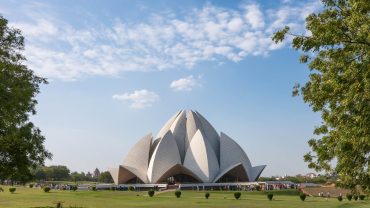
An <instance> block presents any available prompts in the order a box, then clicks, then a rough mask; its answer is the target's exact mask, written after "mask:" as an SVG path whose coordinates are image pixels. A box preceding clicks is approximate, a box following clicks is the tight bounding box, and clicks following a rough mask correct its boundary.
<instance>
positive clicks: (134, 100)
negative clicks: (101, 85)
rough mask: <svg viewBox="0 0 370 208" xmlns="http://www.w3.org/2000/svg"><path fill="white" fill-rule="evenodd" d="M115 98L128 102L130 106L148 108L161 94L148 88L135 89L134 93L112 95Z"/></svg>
mask: <svg viewBox="0 0 370 208" xmlns="http://www.w3.org/2000/svg"><path fill="white" fill-rule="evenodd" d="M112 98H113V99H114V100H118V101H123V102H127V103H129V104H130V106H129V107H130V108H133V109H143V108H148V107H151V106H152V105H153V103H155V102H156V101H158V100H159V96H158V95H157V94H156V93H155V92H151V91H148V90H146V89H142V90H135V91H134V92H132V93H128V92H126V93H123V94H115V95H113V96H112Z"/></svg>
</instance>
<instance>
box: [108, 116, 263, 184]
mask: <svg viewBox="0 0 370 208" xmlns="http://www.w3.org/2000/svg"><path fill="white" fill-rule="evenodd" d="M153 139H154V140H153ZM265 167H266V166H265V165H261V166H254V167H253V166H252V164H251V162H250V160H249V158H248V156H247V155H246V153H245V152H244V151H243V149H242V148H241V147H240V146H239V145H238V144H237V143H236V142H235V141H234V140H233V139H231V138H230V137H229V136H227V135H226V134H225V133H222V132H221V134H218V133H217V132H216V130H215V129H214V128H213V126H212V125H211V124H210V123H209V122H208V121H207V120H206V119H205V118H204V117H203V116H202V115H201V114H200V113H199V112H197V111H191V110H189V111H186V110H182V111H179V112H178V113H176V114H175V115H174V116H173V117H172V118H170V119H169V120H168V121H167V123H166V124H165V125H164V126H163V128H162V129H161V130H160V131H159V133H158V135H157V136H156V137H154V138H153V136H152V134H148V135H146V136H144V137H143V138H142V139H141V140H139V142H137V143H136V144H135V145H134V146H133V147H132V148H131V150H130V151H129V153H128V154H127V156H126V157H125V159H124V160H123V162H122V164H121V165H120V166H119V167H118V168H116V169H110V170H109V171H110V173H111V175H112V177H113V179H114V182H115V183H116V184H124V183H127V182H129V181H130V180H132V179H134V178H137V179H139V180H140V181H141V182H142V183H148V184H149V183H150V184H155V183H161V182H165V181H166V179H167V178H169V177H171V176H175V175H178V174H183V175H187V176H190V177H192V178H193V179H195V180H196V181H197V182H201V183H216V182H218V181H219V180H220V179H221V178H222V177H223V176H225V175H226V174H227V175H229V176H232V177H234V178H237V180H238V181H239V182H241V181H245V182H248V181H256V180H257V179H258V178H259V176H260V174H261V172H262V171H263V169H264V168H265Z"/></svg>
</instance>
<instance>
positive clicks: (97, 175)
mask: <svg viewBox="0 0 370 208" xmlns="http://www.w3.org/2000/svg"><path fill="white" fill-rule="evenodd" d="M99 176H100V170H99V169H98V168H95V170H94V175H93V179H94V181H97V180H98V179H99Z"/></svg>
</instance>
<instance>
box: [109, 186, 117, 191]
mask: <svg viewBox="0 0 370 208" xmlns="http://www.w3.org/2000/svg"><path fill="white" fill-rule="evenodd" d="M116 189H117V188H116V187H115V186H111V187H110V188H109V190H111V191H115V190H116Z"/></svg>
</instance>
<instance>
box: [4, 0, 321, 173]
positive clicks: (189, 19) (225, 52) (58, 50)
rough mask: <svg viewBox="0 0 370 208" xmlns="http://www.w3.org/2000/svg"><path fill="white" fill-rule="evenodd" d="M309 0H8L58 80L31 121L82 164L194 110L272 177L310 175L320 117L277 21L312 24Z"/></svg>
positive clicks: (51, 145)
mask: <svg viewBox="0 0 370 208" xmlns="http://www.w3.org/2000/svg"><path fill="white" fill-rule="evenodd" d="M320 8H321V4H320V2H318V1H317V0H315V1H313V0H307V1H289V0H283V1H221V0H218V1H195V0H193V1H191V0H190V1H170V0H168V1H165V0H159V1H113V0H112V1H88V0H85V1H11V0H9V1H6V0H5V1H1V2H0V13H1V14H2V15H3V16H4V17H5V18H7V19H9V23H10V25H11V26H14V27H17V28H20V29H22V31H23V34H24V36H25V37H26V50H25V52H24V53H25V56H26V57H27V59H28V60H27V62H26V63H27V65H28V66H29V68H31V69H32V70H34V71H35V73H37V74H38V75H40V76H43V77H46V78H48V80H49V82H50V83H49V84H48V85H44V86H42V89H41V93H40V94H39V95H38V97H37V98H38V100H39V104H38V106H37V111H38V114H37V115H36V116H34V117H32V120H33V121H34V122H35V123H36V124H37V125H38V126H39V127H40V129H41V130H42V132H43V134H44V135H45V137H46V142H45V145H46V148H47V149H48V150H49V151H51V152H52V153H53V154H54V157H53V160H52V161H47V164H48V165H50V164H62V165H67V166H68V167H70V169H71V170H74V171H92V170H94V168H95V167H98V168H99V169H101V170H105V169H107V168H108V167H116V166H117V165H118V164H119V163H120V162H121V161H122V159H123V156H124V155H125V154H126V153H127V151H128V150H129V148H130V147H131V146H132V145H133V144H134V143H135V142H136V141H137V140H138V139H140V138H141V137H142V136H144V135H146V134H147V133H150V132H152V133H153V134H154V135H156V133H157V132H158V130H159V129H160V127H161V126H162V125H163V124H164V123H165V122H166V121H167V119H169V118H170V117H171V116H172V115H173V114H174V113H175V112H177V111H178V110H181V109H194V110H198V111H199V112H200V113H202V114H203V115H204V116H205V117H206V118H207V119H208V120H209V121H210V122H211V123H212V124H213V125H214V127H215V128H216V129H217V130H218V131H223V132H225V133H226V134H228V135H229V136H231V137H232V138H233V139H234V140H236V141H237V142H238V143H239V144H240V145H241V146H242V147H243V149H244V150H245V151H246V153H247V154H248V156H249V157H250V159H251V162H252V164H253V165H259V164H267V165H268V166H267V168H266V169H265V171H264V172H263V174H262V175H263V176H271V175H283V174H289V175H293V174H298V173H307V172H310V170H309V169H308V168H307V167H306V164H305V163H304V162H303V159H302V158H303V154H304V153H305V152H307V151H309V148H308V145H307V140H308V139H309V138H311V137H312V130H313V128H314V126H316V125H319V124H320V122H321V120H320V117H319V115H318V114H314V113H313V112H312V111H311V110H310V108H309V106H308V105H307V104H305V103H303V101H302V98H301V97H298V98H293V97H292V96H291V92H292V87H293V85H294V84H295V83H297V82H299V83H304V82H305V81H306V80H307V78H308V74H309V70H308V69H307V66H306V65H302V64H300V63H299V62H298V57H299V52H297V51H294V50H293V49H292V48H291V47H290V46H289V43H288V42H283V43H281V44H278V45H276V44H274V43H273V42H272V41H271V36H272V34H273V32H274V31H276V30H278V29H280V28H282V27H284V26H285V25H289V26H291V28H292V30H293V31H294V32H295V33H298V34H307V31H305V28H304V18H305V17H306V16H307V15H308V14H309V13H311V12H315V11H318V10H320Z"/></svg>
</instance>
